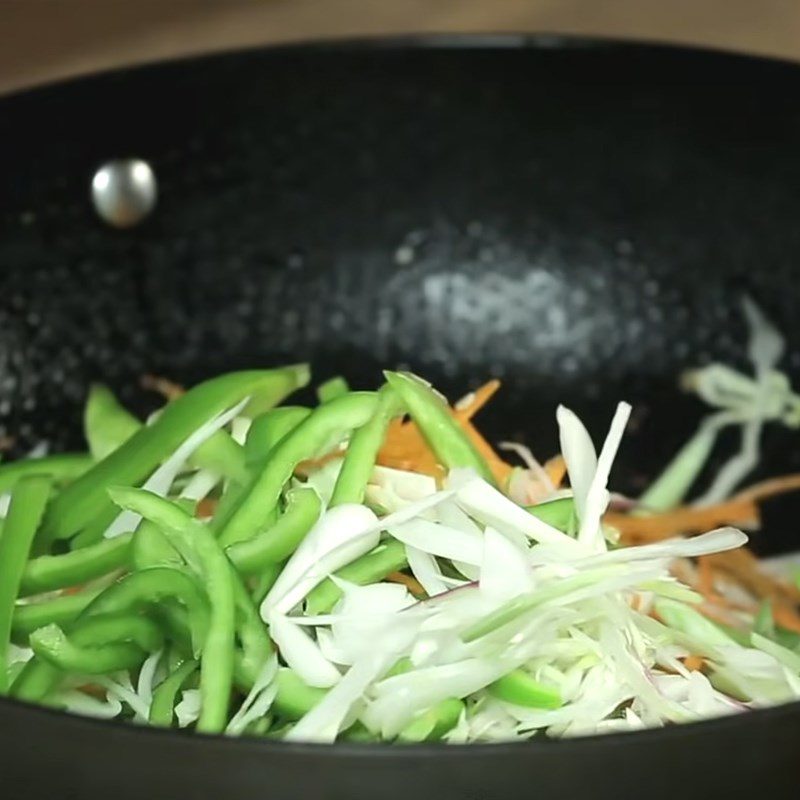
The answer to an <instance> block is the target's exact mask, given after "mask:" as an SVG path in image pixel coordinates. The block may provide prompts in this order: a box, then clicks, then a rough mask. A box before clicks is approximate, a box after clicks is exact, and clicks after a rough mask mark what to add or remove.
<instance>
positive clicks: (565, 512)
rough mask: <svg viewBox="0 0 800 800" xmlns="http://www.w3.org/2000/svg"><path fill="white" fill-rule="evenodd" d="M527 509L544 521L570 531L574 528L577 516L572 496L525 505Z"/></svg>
mask: <svg viewBox="0 0 800 800" xmlns="http://www.w3.org/2000/svg"><path fill="white" fill-rule="evenodd" d="M525 510H526V511H527V512H528V513H529V514H532V515H533V516H534V517H536V518H537V519H540V520H541V521H542V522H546V523H547V524H548V525H552V526H553V527H554V528H558V530H560V531H562V533H568V532H569V531H570V530H571V529H574V526H575V523H576V520H577V517H576V515H575V501H574V500H573V499H572V498H571V497H561V498H559V499H558V500H548V501H547V502H546V503H538V504H537V505H535V506H525Z"/></svg>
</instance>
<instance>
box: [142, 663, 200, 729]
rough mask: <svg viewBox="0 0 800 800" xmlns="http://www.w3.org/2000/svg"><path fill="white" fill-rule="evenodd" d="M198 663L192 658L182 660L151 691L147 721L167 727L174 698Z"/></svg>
mask: <svg viewBox="0 0 800 800" xmlns="http://www.w3.org/2000/svg"><path fill="white" fill-rule="evenodd" d="M197 667H198V663H197V661H195V660H194V659H189V660H188V661H184V662H183V663H182V664H181V665H180V666H179V667H176V668H175V669H174V670H173V671H172V672H171V673H170V674H169V675H167V677H166V678H164V680H163V681H161V683H159V684H158V686H156V688H155V690H154V691H153V700H152V702H151V703H150V716H149V722H150V724H151V725H158V726H159V727H162V728H169V727H170V726H171V725H172V720H173V718H174V716H175V698H176V697H177V695H178V692H179V691H180V690H181V689H182V688H183V686H184V685H185V684H186V682H187V681H188V680H189V678H191V677H192V675H194V673H195V672H196V671H197Z"/></svg>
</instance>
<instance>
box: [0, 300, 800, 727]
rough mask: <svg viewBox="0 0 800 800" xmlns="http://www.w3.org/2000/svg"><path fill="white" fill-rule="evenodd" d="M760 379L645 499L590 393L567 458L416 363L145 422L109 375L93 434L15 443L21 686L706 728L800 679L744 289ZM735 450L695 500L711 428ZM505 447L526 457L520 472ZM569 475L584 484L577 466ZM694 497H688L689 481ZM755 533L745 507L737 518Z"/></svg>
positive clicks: (242, 377)
mask: <svg viewBox="0 0 800 800" xmlns="http://www.w3.org/2000/svg"><path fill="white" fill-rule="evenodd" d="M745 312H746V315H747V319H748V321H749V324H750V328H751V344H750V349H749V356H750V360H751V361H752V363H753V366H754V371H753V374H752V375H746V374H743V373H740V372H737V371H735V370H733V369H731V368H730V367H727V366H724V365H721V364H712V365H710V366H707V367H704V368H702V369H700V370H697V371H694V372H692V373H691V374H690V375H689V376H687V377H686V379H685V381H684V383H685V386H686V388H688V389H690V390H692V391H694V392H696V393H697V395H698V396H699V397H701V398H702V399H703V400H704V401H706V402H707V403H708V404H709V405H711V406H713V407H714V409H715V410H714V412H713V413H712V414H710V415H709V416H708V417H707V418H706V419H705V420H704V421H703V423H702V424H701V426H700V428H699V430H698V431H697V433H696V435H695V436H694V437H692V438H691V439H690V441H689V442H687V443H686V444H685V445H684V446H683V447H682V448H681V449H680V451H679V452H678V454H677V455H676V456H675V458H674V459H673V461H672V462H671V463H670V464H669V465H668V466H667V468H666V469H665V471H664V472H663V473H662V474H661V475H660V476H659V477H657V478H656V479H655V480H654V481H653V482H652V484H651V485H650V487H649V489H648V490H647V491H646V492H645V493H644V494H643V496H642V497H640V498H638V499H631V498H622V497H620V496H619V495H612V494H611V493H610V490H609V477H610V474H611V470H612V466H613V462H614V459H615V456H616V453H617V449H618V447H619V446H620V442H621V439H622V437H623V433H624V431H625V427H626V423H627V421H628V417H629V414H630V411H631V409H630V407H629V406H628V405H627V404H625V403H621V404H620V405H619V406H618V408H617V410H616V413H615V414H614V415H613V418H612V420H611V423H610V427H609V430H608V433H607V435H606V437H605V440H604V442H603V444H602V446H601V447H600V450H599V453H598V452H597V450H596V449H595V445H594V444H593V441H592V438H591V437H590V435H589V433H588V432H587V430H586V428H585V427H584V425H583V424H582V423H581V421H580V419H579V418H578V417H577V416H576V415H575V414H574V413H573V412H572V411H570V410H569V409H567V408H564V407H561V408H559V409H558V412H557V415H556V416H557V424H558V429H559V433H560V444H561V446H560V451H561V452H560V453H559V454H555V455H554V456H553V457H552V458H550V460H548V461H546V462H544V463H540V462H538V461H537V460H536V459H535V458H534V457H533V455H532V454H531V453H530V451H529V450H528V449H527V448H525V447H523V446H520V445H507V446H505V447H504V448H503V449H502V450H501V452H502V453H503V455H501V453H500V452H498V450H496V449H495V448H494V447H493V446H492V445H491V444H490V443H489V442H487V441H486V439H484V438H483V437H482V436H481V434H480V433H479V431H478V429H477V428H476V427H475V425H474V422H473V420H474V417H475V415H476V414H477V412H478V411H479V410H480V409H481V408H482V407H483V406H484V405H485V404H486V403H487V402H488V401H489V400H490V399H491V397H492V395H493V394H494V393H495V392H496V391H497V389H498V388H499V384H498V382H496V381H492V382H490V383H487V384H486V385H485V386H483V387H481V388H480V389H478V390H477V391H476V392H474V393H472V394H470V395H468V396H467V397H465V398H463V399H462V400H461V401H459V402H458V403H456V404H455V405H454V406H452V407H451V406H450V405H449V404H448V403H447V402H446V401H445V399H444V398H443V397H441V396H440V395H439V394H438V393H437V392H436V391H435V390H434V389H432V388H431V387H430V386H429V385H428V384H427V383H425V382H424V381H423V380H421V379H420V378H418V377H416V376H414V375H411V374H409V373H402V372H387V373H386V382H385V384H384V385H383V386H382V387H381V388H380V389H379V390H378V391H376V392H356V391H351V390H350V389H349V387H348V386H347V384H346V383H345V382H344V380H342V379H334V380H332V381H328V382H327V383H325V384H323V385H321V386H320V387H319V388H318V397H319V404H318V405H317V406H316V407H314V408H307V407H304V406H299V405H280V403H281V402H282V401H284V399H285V398H287V397H288V396H289V395H290V394H291V393H292V392H294V391H295V390H297V389H299V388H301V387H303V386H305V385H306V384H308V382H309V380H310V376H309V371H308V369H307V368H306V367H305V366H290V367H284V368H279V369H274V370H263V371H250V372H236V373H230V374H227V375H222V376H220V377H217V378H214V379H212V380H209V381H207V382H205V383H202V384H200V385H198V386H196V387H194V388H192V389H190V390H189V391H185V392H184V390H183V389H182V388H181V387H179V386H176V385H174V384H171V383H169V382H168V381H165V380H163V379H152V378H151V379H149V380H148V384H147V385H148V386H149V387H150V388H152V389H154V390H156V391H159V392H161V393H162V394H163V395H164V397H165V398H166V400H167V402H166V405H165V406H164V407H163V408H162V409H161V410H160V411H159V412H158V413H157V414H154V415H152V416H151V417H150V418H149V419H148V420H147V421H146V422H141V421H140V420H138V419H137V418H135V417H134V416H133V415H131V414H130V413H129V412H128V411H126V410H125V409H124V408H123V407H122V406H121V405H120V404H119V403H118V402H117V400H116V399H115V397H114V396H113V395H112V394H111V392H110V391H109V390H108V389H107V388H105V387H101V386H96V387H94V388H93V389H92V391H91V393H90V396H89V399H88V402H87V405H86V412H85V418H84V423H85V431H86V439H87V442H88V449H89V452H88V453H87V454H79V455H53V456H39V457H36V458H30V459H27V460H22V461H17V462H13V463H9V464H6V465H3V466H0V492H2V495H1V496H0V511H1V512H2V517H3V519H2V533H0V667H1V668H0V692H2V693H3V694H7V695H9V696H11V697H13V698H17V699H19V700H24V701H30V702H36V703H42V704H46V705H48V706H53V707H57V708H62V709H66V710H68V711H72V712H76V713H80V714H86V715H91V716H96V717H103V718H119V719H125V720H129V721H132V722H135V723H142V724H148V723H149V724H151V725H156V726H163V727H180V728H186V729H194V730H197V731H201V732H205V733H226V734H229V735H242V734H247V735H251V736H266V737H272V738H279V739H287V740H294V741H316V742H334V741H337V740H339V741H341V740H350V741H382V742H420V741H431V740H442V741H446V742H451V743H463V742H481V741H500V740H517V739H529V738H531V737H534V736H537V735H548V736H574V735H583V734H595V733H602V732H606V731H620V730H634V729H638V728H644V727H652V726H662V725H667V724H669V723H676V722H691V721H693V720H699V719H703V718H707V717H711V716H717V715H722V714H736V713H740V712H742V711H745V710H747V709H750V708H758V707H764V706H769V705H773V704H777V703H783V702H787V701H790V700H794V699H797V698H798V697H800V616H798V603H799V602H800V589H798V586H797V583H796V582H793V581H792V579H791V577H790V576H789V577H787V576H786V575H782V574H778V573H775V572H770V571H768V570H767V569H766V568H765V567H764V566H763V565H762V564H761V563H760V562H759V561H758V560H757V559H756V557H755V556H753V555H752V554H751V553H750V552H749V551H748V550H747V549H745V548H744V547H743V545H744V544H745V542H746V541H747V536H746V535H745V534H744V533H742V532H741V531H740V530H738V529H737V528H741V527H746V528H755V527H757V526H758V523H759V502H760V501H761V500H762V499H764V498H765V497H769V496H772V495H774V494H776V493H780V492H783V491H790V490H794V489H797V488H798V487H800V476H796V475H795V476H788V477H784V478H777V479H775V480H772V481H768V482H766V483H763V484H760V485H756V486H752V487H750V488H749V489H744V490H741V489H740V488H739V486H740V484H741V483H742V481H743V480H744V479H745V478H746V477H747V474H748V473H749V472H750V470H751V469H752V468H753V467H754V466H755V465H756V463H757V461H758V458H759V442H760V436H761V432H762V429H763V428H764V426H765V425H766V424H776V423H777V424H783V425H786V426H789V427H797V426H798V425H800V398H798V397H797V396H796V395H795V394H794V393H793V392H792V389H791V386H790V384H789V381H788V380H787V378H786V377H785V376H784V375H783V374H782V373H780V372H779V371H777V366H776V365H777V364H778V362H779V359H780V358H781V356H782V352H783V344H782V340H781V338H780V336H779V335H778V334H777V333H776V332H775V331H774V329H773V328H772V327H771V325H770V324H769V323H768V322H767V321H766V320H765V319H764V318H763V316H762V315H761V313H760V312H759V310H758V309H757V308H756V307H755V306H754V305H753V304H752V303H747V304H746V305H745ZM726 426H738V427H739V429H740V430H741V440H742V446H741V450H740V452H739V453H738V454H737V455H736V456H735V457H734V458H733V459H731V460H730V461H729V462H727V463H726V464H725V465H724V466H723V468H722V469H721V470H719V471H718V473H717V474H716V477H715V478H714V480H713V481H712V482H711V485H710V486H708V487H707V488H706V489H705V490H703V491H702V492H698V494H697V499H695V500H692V501H688V500H687V497H688V496H689V493H690V492H691V491H692V490H693V488H694V486H695V484H696V483H697V482H698V478H699V476H700V474H701V472H702V470H703V467H704V466H705V465H706V464H707V461H708V458H709V456H710V454H711V452H712V450H713V449H714V447H715V444H716V438H717V435H718V433H719V432H720V430H722V429H723V428H724V427H726ZM509 459H514V460H517V459H518V460H519V461H521V465H520V466H514V465H512V464H511V463H510V461H509ZM567 480H568V487H569V488H567V487H566V486H565V484H566V482H567ZM695 491H697V490H695ZM730 526H736V527H730Z"/></svg>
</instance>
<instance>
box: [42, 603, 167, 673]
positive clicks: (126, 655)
mask: <svg viewBox="0 0 800 800" xmlns="http://www.w3.org/2000/svg"><path fill="white" fill-rule="evenodd" d="M114 616H115V617H116V618H117V620H120V619H121V616H120V615H114ZM118 626H119V627H118V628H117V629H116V630H115V631H114V633H113V635H112V636H111V638H110V640H109V641H107V642H105V643H103V644H102V645H99V646H81V645H78V644H76V643H75V642H74V641H71V640H70V639H69V638H68V637H67V635H66V634H65V633H64V631H62V630H61V628H59V626H58V625H55V624H53V623H51V624H50V625H45V627H44V628H39V630H36V631H34V632H33V633H32V634H31V636H30V646H31V649H32V650H33V652H34V653H35V654H36V655H37V656H38V657H39V658H40V659H42V661H44V662H46V663H47V664H49V665H50V666H52V667H55V668H56V669H57V670H60V671H61V672H68V673H77V674H79V675H103V674H105V673H107V672H116V671H117V670H123V669H133V668H135V667H137V666H138V665H139V664H141V663H142V661H143V660H144V658H145V656H146V655H147V653H153V652H155V651H156V650H159V649H160V648H161V647H162V645H163V643H164V637H163V635H162V633H161V629H160V628H159V627H158V625H156V624H155V623H154V622H152V621H151V620H149V619H145V618H144V617H135V616H130V617H128V618H127V619H126V620H125V623H124V626H123V624H122V623H121V622H118Z"/></svg>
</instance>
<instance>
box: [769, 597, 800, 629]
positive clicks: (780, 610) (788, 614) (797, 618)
mask: <svg viewBox="0 0 800 800" xmlns="http://www.w3.org/2000/svg"><path fill="white" fill-rule="evenodd" d="M772 618H773V619H774V620H775V624H776V625H780V626H781V628H785V629H786V630H787V631H793V632H794V633H800V614H798V613H797V611H795V610H794V609H793V608H791V606H788V605H786V604H784V603H773V605H772Z"/></svg>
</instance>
